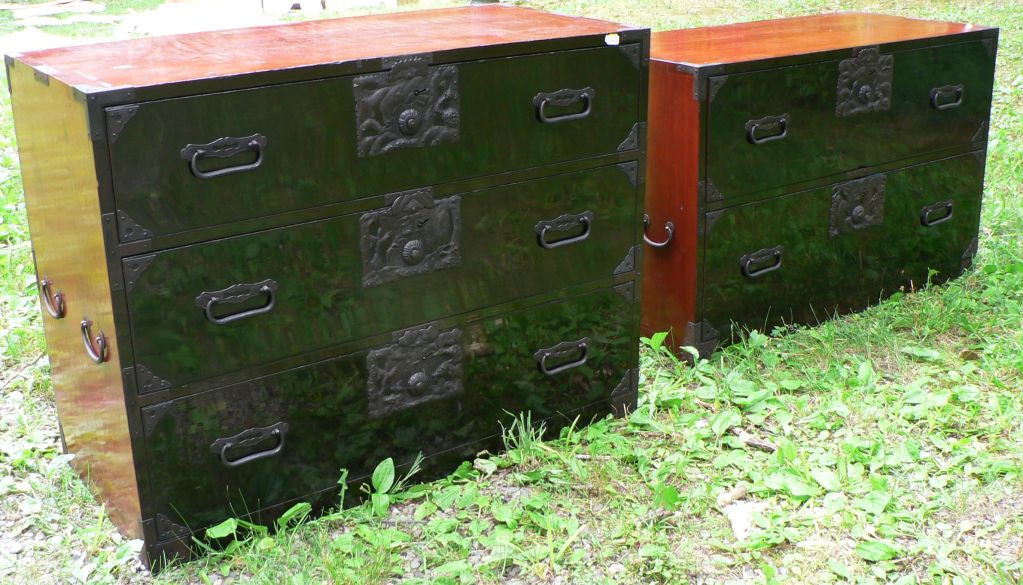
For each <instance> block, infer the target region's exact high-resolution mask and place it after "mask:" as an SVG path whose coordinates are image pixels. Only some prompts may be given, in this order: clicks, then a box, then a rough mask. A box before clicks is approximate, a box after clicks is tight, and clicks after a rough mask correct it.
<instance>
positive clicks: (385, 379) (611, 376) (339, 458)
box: [142, 289, 639, 540]
mask: <svg viewBox="0 0 1023 585" xmlns="http://www.w3.org/2000/svg"><path fill="white" fill-rule="evenodd" d="M637 309H638V305H637V304H634V303H632V302H630V301H628V300H626V299H625V298H623V297H622V296H621V295H620V294H618V292H616V291H614V290H608V289H605V290H601V291H597V292H593V293H589V294H586V295H583V296H580V297H576V298H574V299H571V300H567V301H562V302H558V303H551V304H547V305H541V306H539V307H534V308H532V309H528V310H524V311H519V312H515V313H511V314H506V315H504V316H501V317H499V318H490V319H485V320H479V321H471V322H467V323H466V322H463V323H460V324H456V325H450V326H448V325H443V324H439V323H435V324H432V325H425V326H419V327H414V328H411V329H407V330H404V331H398V332H395V333H394V334H393V337H392V341H391V342H390V343H386V344H383V345H380V346H376V347H373V348H369V349H367V350H365V351H362V352H358V353H355V354H352V355H347V356H344V357H340V358H336V359H333V360H330V361H326V362H321V363H317V364H313V365H310V366H306V367H302V368H298V369H295V370H290V371H287V372H283V373H280V374H277V375H273V376H270V377H267V378H263V379H259V380H255V381H252V382H247V383H242V384H237V385H234V386H230V387H227V388H222V389H219V390H214V391H211V392H207V393H204V394H199V395H195V396H190V397H187V398H182V399H179V400H176V401H173V402H166V403H161V404H157V405H154V406H151V407H147V408H146V409H144V410H143V414H142V419H143V427H144V428H143V430H144V433H145V436H146V444H147V447H148V454H149V461H151V462H152V464H151V465H150V467H149V473H150V477H151V481H150V482H149V485H150V486H151V489H152V490H153V493H152V502H153V506H154V510H153V512H152V513H151V515H152V516H155V517H156V519H157V525H158V531H159V532H160V539H161V540H163V539H166V538H169V537H171V536H174V535H175V533H176V531H180V530H181V529H180V527H181V526H184V525H187V526H189V527H190V528H192V529H193V530H194V529H198V528H200V527H202V526H204V525H207V524H209V523H211V522H215V521H219V520H221V519H223V518H224V517H226V516H229V515H233V514H242V513H245V512H254V511H257V510H259V509H262V508H265V507H267V506H269V505H272V504H275V503H278V502H283V501H287V500H288V499H291V498H297V497H301V496H303V495H305V494H309V493H311V492H314V491H316V490H320V489H326V488H330V487H331V486H333V485H335V482H336V481H337V478H338V476H339V470H340V469H341V468H346V469H348V470H349V471H350V476H349V477H350V478H352V479H356V478H359V477H364V476H365V475H367V474H368V473H370V472H371V470H372V469H373V467H374V466H375V465H376V464H377V463H378V462H379V461H380V460H382V459H384V458H386V457H394V458H395V461H396V462H397V463H398V464H399V465H400V464H402V463H404V462H407V461H409V460H411V459H412V458H414V457H415V456H416V454H417V453H419V452H423V453H424V454H425V455H431V454H437V453H441V452H447V453H449V454H450V453H451V452H452V450H454V452H455V453H456V454H457V455H458V456H459V457H463V458H471V457H472V456H474V454H475V453H476V451H477V450H478V449H479V444H478V442H479V441H481V440H484V439H486V438H489V437H494V436H495V435H498V434H499V433H500V432H501V423H502V422H503V423H504V424H505V426H506V427H507V426H508V424H509V423H510V416H511V415H510V414H508V413H518V412H522V411H526V410H529V411H532V412H533V420H534V421H539V420H540V419H548V420H549V422H548V426H549V427H550V428H554V429H556V428H558V427H560V426H562V425H564V424H568V423H570V422H571V417H562V416H559V413H570V412H572V411H575V410H578V409H580V408H582V407H585V406H588V405H593V404H605V405H606V404H607V403H608V402H609V401H610V399H611V396H612V395H616V390H619V391H620V390H621V388H625V387H628V386H629V384H630V380H631V379H632V375H631V374H630V372H629V371H628V370H629V369H630V368H634V367H635V354H636V347H635V342H634V340H635V339H636V335H637V334H638V325H639V321H638V319H639V315H638V310H637ZM544 370H546V372H547V373H544ZM184 470H187V472H183V471H184Z"/></svg>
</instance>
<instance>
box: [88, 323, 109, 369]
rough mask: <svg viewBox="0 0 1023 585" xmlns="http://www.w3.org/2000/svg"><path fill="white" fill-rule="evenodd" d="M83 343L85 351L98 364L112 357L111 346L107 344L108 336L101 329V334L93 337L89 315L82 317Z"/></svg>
mask: <svg viewBox="0 0 1023 585" xmlns="http://www.w3.org/2000/svg"><path fill="white" fill-rule="evenodd" d="M82 343H84V344H85V353H87V354H89V358H90V359H92V361H94V362H96V363H97V364H102V363H103V362H105V361H107V359H109V358H110V348H109V347H108V346H107V336H106V335H103V332H102V331H100V332H99V335H97V336H96V337H95V341H94V340H93V337H92V321H90V320H89V318H88V317H83V318H82Z"/></svg>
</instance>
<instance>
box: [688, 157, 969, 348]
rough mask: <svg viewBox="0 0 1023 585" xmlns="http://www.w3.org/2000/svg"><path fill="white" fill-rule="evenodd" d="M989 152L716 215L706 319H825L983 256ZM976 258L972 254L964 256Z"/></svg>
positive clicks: (723, 327)
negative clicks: (980, 239) (979, 239)
mask: <svg viewBox="0 0 1023 585" xmlns="http://www.w3.org/2000/svg"><path fill="white" fill-rule="evenodd" d="M983 176H984V161H983V151H980V152H977V153H970V154H966V155H961V156H958V157H955V158H950V159H945V160H942V161H938V162H934V163H928V164H923V165H919V166H914V167H909V168H905V169H902V170H898V171H893V172H890V173H886V174H879V175H872V176H868V177H864V178H862V179H857V180H854V181H846V182H843V183H837V184H834V185H831V186H828V187H826V188H822V189H815V190H811V191H804V192H801V193H795V194H791V195H786V196H782V197H778V198H775V199H771V200H766V201H761V202H757V203H751V204H747V205H743V206H739V207H734V208H729V209H725V210H720V211H712V212H709V213H707V214H706V215H705V219H704V224H705V227H704V229H705V233H706V236H705V244H704V245H705V247H704V268H703V270H704V273H703V274H704V276H703V278H704V280H703V282H704V284H703V291H702V307H703V315H704V322H705V324H709V325H710V326H711V327H712V328H715V329H717V330H718V331H719V333H721V334H722V335H727V330H728V328H729V324H730V322H734V323H737V324H738V325H740V326H742V327H745V328H752V329H765V328H766V329H767V330H770V328H771V327H773V326H775V325H779V324H782V323H806V324H816V323H818V322H820V321H823V320H825V319H827V318H828V317H830V316H831V315H832V314H833V313H834V312H835V311H836V310H839V311H846V310H855V309H861V308H863V307H866V306H867V305H869V304H871V303H874V302H877V301H878V299H879V298H884V297H886V296H888V295H890V294H892V293H893V292H896V291H897V290H899V288H900V287H907V288H909V287H915V288H919V287H921V286H923V285H924V284H925V283H926V282H927V279H928V271H929V270H931V269H933V270H935V271H936V274H935V276H934V278H933V281H934V282H940V281H944V280H947V279H948V278H951V277H954V276H957V275H958V274H960V273H961V272H962V269H963V268H964V262H965V263H966V264H967V265H968V263H969V261H970V260H972V253H974V252H975V251H976V247H975V246H976V243H975V240H974V237H975V234H976V230H977V224H978V222H979V218H980V201H981V193H982V189H983ZM964 255H965V256H964Z"/></svg>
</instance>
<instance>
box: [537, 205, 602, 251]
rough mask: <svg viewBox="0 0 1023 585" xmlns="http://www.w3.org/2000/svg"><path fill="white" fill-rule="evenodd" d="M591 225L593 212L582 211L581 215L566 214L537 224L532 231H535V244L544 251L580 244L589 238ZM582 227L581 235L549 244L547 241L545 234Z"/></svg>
mask: <svg viewBox="0 0 1023 585" xmlns="http://www.w3.org/2000/svg"><path fill="white" fill-rule="evenodd" d="M592 223H593V212H592V211H584V212H582V213H566V214H564V215H559V216H558V217H556V218H555V219H548V220H543V221H539V222H537V224H536V226H534V227H533V229H534V230H535V231H536V243H537V244H540V247H541V248H544V249H546V250H553V249H554V248H560V247H561V246H567V245H569V244H575V243H576V242H581V241H583V240H585V239H586V238H588V237H590V225H591V224H592ZM579 226H582V228H583V231H582V233H581V234H579V235H576V236H571V237H568V238H562V239H560V240H554V241H553V242H550V241H548V240H547V232H549V231H555V232H563V231H567V230H570V229H574V228H577V227H579Z"/></svg>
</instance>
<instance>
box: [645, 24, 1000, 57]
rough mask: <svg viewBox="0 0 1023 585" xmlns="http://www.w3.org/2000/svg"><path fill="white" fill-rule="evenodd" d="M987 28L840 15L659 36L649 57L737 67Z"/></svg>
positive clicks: (678, 31) (731, 25) (711, 28)
mask: <svg viewBox="0 0 1023 585" xmlns="http://www.w3.org/2000/svg"><path fill="white" fill-rule="evenodd" d="M987 28H988V27H984V26H974V25H972V24H960V23H955V22H940V21H934V20H917V19H913V18H904V17H901V16H886V15H882V14H866V13H862V12H839V13H834V14H821V15H817V16H800V17H796V18H782V19H778V20H762V21H758V22H744V23H740V24H728V25H724V26H711V27H704V28H692V29H682V30H673V31H665V32H660V33H654V35H653V38H652V40H651V48H650V58H651V59H655V60H658V61H668V62H672V63H686V64H689V65H696V66H700V65H712V64H715V63H738V62H742V61H753V60H756V59H771V58H776V57H784V56H787V55H803V54H807V53H817V52H822V51H832V50H837V49H845V48H849V47H860V46H865V45H881V44H885V43H895V42H900V41H910V40H915V39H923V38H930V37H936V36H943V35H952V34H959V33H964V32H970V31H976V30H984V29H987Z"/></svg>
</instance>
